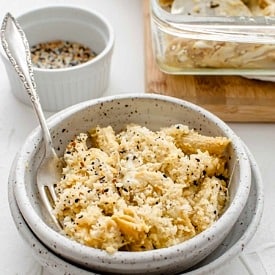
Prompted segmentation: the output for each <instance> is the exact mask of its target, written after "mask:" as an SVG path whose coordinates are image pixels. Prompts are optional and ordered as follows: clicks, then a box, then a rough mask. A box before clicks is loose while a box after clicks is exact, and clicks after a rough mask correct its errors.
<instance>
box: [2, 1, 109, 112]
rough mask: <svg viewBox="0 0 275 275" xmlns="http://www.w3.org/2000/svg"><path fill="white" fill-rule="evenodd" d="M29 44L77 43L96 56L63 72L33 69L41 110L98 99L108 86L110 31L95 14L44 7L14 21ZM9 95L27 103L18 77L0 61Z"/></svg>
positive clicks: (56, 7) (104, 20)
mask: <svg viewBox="0 0 275 275" xmlns="http://www.w3.org/2000/svg"><path fill="white" fill-rule="evenodd" d="M16 19H17V20H18V22H19V24H20V26H21V27H22V29H23V30H24V32H25V34H26V36H27V39H28V41H29V45H30V46H32V45H35V44H37V43H39V42H47V41H52V40H67V41H71V42H78V43H81V44H83V45H86V46H88V47H90V48H91V49H92V50H93V51H95V52H96V53H97V56H96V57H95V58H94V59H92V60H90V61H88V62H85V63H83V64H81V65H77V66H74V67H69V68H64V69H41V68H36V67H34V77H35V80H36V84H37V92H38V94H39V97H40V102H41V105H42V108H43V110H45V111H53V112H54V111H59V110H61V109H63V108H66V107H68V106H71V105H73V104H76V103H79V102H82V101H85V100H89V99H93V98H98V97H100V96H102V94H103V93H104V91H105V90H106V89H107V87H108V84H109V75H110V66H111V57H112V52H113V46H114V31H113V28H112V26H111V25H110V24H109V23H108V21H107V20H106V19H105V18H104V17H103V16H102V15H100V14H99V13H97V12H94V11H91V10H85V9H82V8H79V7H74V6H67V5H66V6H47V7H42V8H39V9H35V10H31V11H29V12H27V13H24V14H22V15H20V16H18V17H17V18H16ZM3 60H4V63H5V67H6V70H7V74H8V78H9V80H10V84H11V89H12V93H13V94H14V95H15V96H16V97H17V98H18V99H19V100H20V101H22V102H24V103H26V104H31V102H30V99H29V97H28V96H27V94H26V92H25V91H24V88H23V84H22V83H21V81H20V79H19V77H18V75H17V74H16V73H15V71H14V69H13V67H12V66H11V64H9V61H8V60H7V58H6V57H4V58H3Z"/></svg>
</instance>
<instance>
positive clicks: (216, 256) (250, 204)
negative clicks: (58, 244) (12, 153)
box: [8, 151, 264, 275]
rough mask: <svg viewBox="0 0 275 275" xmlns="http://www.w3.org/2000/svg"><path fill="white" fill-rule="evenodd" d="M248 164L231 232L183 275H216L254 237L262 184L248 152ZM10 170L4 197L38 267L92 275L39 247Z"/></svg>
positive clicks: (57, 272)
mask: <svg viewBox="0 0 275 275" xmlns="http://www.w3.org/2000/svg"><path fill="white" fill-rule="evenodd" d="M248 155H249V157H250V163H251V172H252V181H251V189H250V193H249V197H248V200H247V203H246V205H245V207H244V209H243V211H242V213H241V215H240V216H239V218H238V220H237V222H236V223H235V225H234V226H233V228H232V229H231V231H230V233H229V234H228V235H227V237H226V238H225V239H224V241H223V242H222V243H221V244H220V245H219V246H218V247H217V248H216V249H215V250H214V251H213V252H212V253H211V254H210V255H209V256H207V257H206V258H205V259H204V260H203V261H201V262H200V263H198V264H197V265H196V266H193V267H192V268H191V269H190V270H188V271H186V273H184V274H190V275H191V274H192V275H205V274H220V273H219V272H222V268H223V267H224V265H225V264H226V263H227V262H229V261H231V260H232V259H234V257H235V256H236V255H238V254H239V253H240V252H241V251H243V249H244V247H245V245H246V244H247V243H248V242H249V241H250V239H251V238H252V237H253V236H254V234H255V232H256V230H257V227H258V225H259V222H260V220H261V217H262V212H263V205H264V196H263V182H262V178H261V174H260V171H259V168H258V165H257V163H256V161H255V159H254V157H253V156H252V155H251V153H250V152H249V151H248ZM16 163H17V159H15V160H14V168H15V166H16ZM14 168H12V169H11V173H10V178H9V184H8V195H9V205H10V210H11V214H12V217H13V220H14V223H15V225H16V227H17V229H18V231H19V233H20V235H21V236H22V238H23V239H24V240H25V241H26V243H27V244H28V245H29V247H30V249H31V251H32V254H33V256H34V257H35V258H36V260H37V261H38V262H39V263H40V264H41V266H42V267H43V270H44V271H47V272H48V273H50V274H55V275H63V274H70V275H88V274H89V275H92V274H96V273H94V272H92V271H90V272H89V271H87V270H85V269H82V268H80V267H78V266H75V265H74V264H72V263H70V262H68V261H66V260H64V259H62V258H60V257H58V256H57V255H55V254H54V253H53V252H51V251H50V250H49V249H48V248H47V247H46V246H45V245H43V244H42V243H41V242H40V241H39V240H38V239H37V237H36V236H35V235H34V234H33V232H32V231H31V230H30V228H29V227H28V225H27V224H26V222H25V220H24V219H23V217H22V214H21V213H20V211H19V208H18V206H17V203H16V200H15V197H14V192H13V188H14V183H15V179H14V178H13V177H14V175H15V173H14Z"/></svg>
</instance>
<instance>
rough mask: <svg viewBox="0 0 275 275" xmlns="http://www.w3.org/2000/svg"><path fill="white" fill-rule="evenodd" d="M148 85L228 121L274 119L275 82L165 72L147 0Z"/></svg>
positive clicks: (148, 88)
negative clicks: (158, 57)
mask: <svg viewBox="0 0 275 275" xmlns="http://www.w3.org/2000/svg"><path fill="white" fill-rule="evenodd" d="M143 4H144V35H145V81H146V83H145V89H146V92H147V93H158V94H163V95H169V96H174V97H177V98H181V99H184V100H187V101H190V102H193V103H195V104H198V105H200V106H202V107H204V108H205V109H208V110H209V111H211V112H213V113H214V114H216V115H217V116H219V117H220V118H221V119H223V120H225V121H227V122H275V83H273V82H268V81H260V80H250V79H246V78H243V77H238V76H184V75H180V76H179V75H168V74H165V73H162V72H161V71H160V70H159V69H158V66H157V64H156V63H155V60H154V57H153V52H152V44H151V30H150V14H149V0H144V3H143Z"/></svg>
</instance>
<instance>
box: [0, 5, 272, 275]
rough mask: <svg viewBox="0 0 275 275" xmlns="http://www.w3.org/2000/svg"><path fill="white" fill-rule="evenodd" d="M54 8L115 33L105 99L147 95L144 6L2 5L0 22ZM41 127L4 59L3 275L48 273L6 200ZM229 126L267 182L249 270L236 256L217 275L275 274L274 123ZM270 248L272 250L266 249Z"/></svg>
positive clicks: (0, 110)
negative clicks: (18, 158) (83, 13)
mask: <svg viewBox="0 0 275 275" xmlns="http://www.w3.org/2000/svg"><path fill="white" fill-rule="evenodd" d="M51 4H53V5H54V4H73V5H78V6H80V7H87V8H90V9H94V10H97V11H99V12H101V13H102V14H103V15H105V16H106V17H107V18H108V19H109V21H110V22H111V24H112V25H113V27H114V30H115V34H116V43H115V50H114V55H113V62H112V70H111V80H110V87H109V89H108V91H107V92H106V95H113V94H120V93H128V92H137V93H143V92H144V53H143V51H144V48H143V16H142V1H140V0H131V1H129V0H115V1H110V0H66V1H65V0H40V1H37V0H36V1H35V0H24V1H22V0H13V1H11V0H10V1H7V0H0V20H1V22H2V19H3V16H4V14H5V13H6V12H8V11H9V12H11V13H12V14H13V15H14V16H16V15H18V14H20V13H21V12H24V11H25V10H29V9H31V8H32V7H39V6H45V5H51ZM274 88H275V84H274ZM274 92H275V90H274ZM274 112H275V106H274ZM46 115H47V116H49V115H51V114H49V113H47V114H46ZM255 115H257V114H255ZM37 124H38V123H37V119H36V117H35V114H34V112H33V110H32V108H31V107H29V106H26V105H24V104H22V103H21V102H19V101H18V100H17V99H15V98H14V96H13V95H12V94H11V90H10V85H9V82H8V79H7V75H6V72H5V69H4V66H3V63H2V61H1V60H0V202H1V203H0V243H1V245H0V274H6V275H10V274H24V275H25V274H26V275H27V274H43V273H44V274H45V272H43V270H42V269H41V268H40V266H39V264H38V263H36V262H35V260H34V259H33V257H32V255H31V253H30V250H29V248H28V246H27V245H26V244H25V243H24V242H23V240H22V239H21V238H20V236H19V234H18V232H17V230H16V228H15V226H14V224H13V221H12V218H11V215H10V212H9V205H8V198H7V181H8V175H9V169H10V166H11V163H12V160H13V158H14V156H15V154H16V152H17V150H18V149H19V148H20V146H21V145H22V143H23V142H24V139H25V138H26V136H27V135H28V134H29V133H30V131H31V130H32V129H33V128H34V127H36V126H37ZM230 126H231V127H232V128H233V130H234V131H235V132H236V133H237V134H238V135H239V136H240V137H241V138H242V139H243V140H244V142H245V143H246V144H247V146H248V147H249V149H250V150H251V152H252V154H253V155H254V156H255V158H256V161H257V162H258V164H259V167H260V170H261V173H262V176H263V179H264V188H265V208H264V214H263V218H262V221H261V224H260V226H259V229H258V231H257V233H256V235H255V237H254V238H253V239H252V240H251V242H250V243H249V245H248V246H247V247H246V249H245V250H244V252H243V253H242V254H241V257H242V258H243V259H246V260H247V261H248V262H249V265H250V267H246V266H245V265H244V264H242V261H241V260H240V257H236V258H235V259H234V260H233V261H232V262H231V263H230V264H227V265H225V266H224V269H223V270H222V272H219V274H228V275H229V274H243V275H247V274H257V275H271V274H275V218H274V217H275V215H274V213H273V212H275V199H274V195H275V173H274V172H275V157H274V155H275V124H264V123H263V124H260V123H257V124H254V123H249V124H248V123H247V124H246V123H241V124H230ZM267 247H269V249H262V248H267ZM259 259H261V262H262V264H261V263H260V261H258V260H259Z"/></svg>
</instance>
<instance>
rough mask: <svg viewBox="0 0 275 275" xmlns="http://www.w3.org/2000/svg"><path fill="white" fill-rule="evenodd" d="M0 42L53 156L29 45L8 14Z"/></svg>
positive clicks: (17, 24)
mask: <svg viewBox="0 0 275 275" xmlns="http://www.w3.org/2000/svg"><path fill="white" fill-rule="evenodd" d="M1 42H2V46H3V49H4V51H5V53H6V55H7V57H8V59H9V61H10V63H11V64H12V66H13V67H14V69H15V71H16V73H17V74H18V76H19V77H20V79H21V81H22V82H23V85H24V88H25V90H26V92H27V94H28V96H29V97H30V100H31V102H32V105H33V107H34V109H35V112H36V115H37V117H38V119H39V122H40V125H41V128H42V131H43V134H44V135H43V137H44V141H45V146H46V155H47V154H55V152H54V150H53V147H52V138H51V135H50V132H49V129H48V127H47V123H46V119H45V116H44V114H43V110H42V107H41V104H40V101H39V97H38V94H37V92H36V84H35V81H34V74H33V67H32V62H31V52H30V48H29V43H28V40H27V38H26V35H25V33H24V31H23V30H22V28H21V27H20V25H19V23H18V22H17V21H16V19H15V18H14V17H13V16H12V15H11V14H10V13H7V14H6V15H5V17H4V19H3V23H2V27H1Z"/></svg>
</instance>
